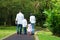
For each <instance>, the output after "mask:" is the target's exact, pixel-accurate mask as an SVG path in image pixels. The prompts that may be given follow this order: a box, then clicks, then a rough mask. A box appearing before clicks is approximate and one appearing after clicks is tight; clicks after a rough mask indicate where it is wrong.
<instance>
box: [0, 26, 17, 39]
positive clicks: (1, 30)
mask: <svg viewBox="0 0 60 40" xmlns="http://www.w3.org/2000/svg"><path fill="white" fill-rule="evenodd" d="M15 32H16V27H14V26H11V27H3V26H0V39H1V38H4V37H6V36H8V35H10V34H12V33H15Z"/></svg>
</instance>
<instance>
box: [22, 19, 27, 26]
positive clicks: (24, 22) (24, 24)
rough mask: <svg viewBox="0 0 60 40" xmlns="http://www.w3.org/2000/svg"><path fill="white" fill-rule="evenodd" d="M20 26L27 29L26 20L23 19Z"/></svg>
mask: <svg viewBox="0 0 60 40" xmlns="http://www.w3.org/2000/svg"><path fill="white" fill-rule="evenodd" d="M22 25H23V27H27V20H26V19H23V21H22Z"/></svg>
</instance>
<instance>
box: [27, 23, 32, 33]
mask: <svg viewBox="0 0 60 40" xmlns="http://www.w3.org/2000/svg"><path fill="white" fill-rule="evenodd" d="M27 31H28V32H31V31H32V25H31V24H28V28H27Z"/></svg>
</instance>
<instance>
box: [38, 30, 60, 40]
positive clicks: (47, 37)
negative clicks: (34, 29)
mask: <svg viewBox="0 0 60 40" xmlns="http://www.w3.org/2000/svg"><path fill="white" fill-rule="evenodd" d="M37 35H38V38H39V40H60V37H57V36H53V35H52V33H51V32H46V31H40V32H38V33H37Z"/></svg>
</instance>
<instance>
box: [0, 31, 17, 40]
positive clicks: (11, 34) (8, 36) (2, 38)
mask: <svg viewBox="0 0 60 40" xmlns="http://www.w3.org/2000/svg"><path fill="white" fill-rule="evenodd" d="M15 33H16V32H14V33H12V34H9V35H7V36H5V37H3V38H1V39H0V40H3V39H5V38H7V37H9V36H11V35H13V34H15Z"/></svg>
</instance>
